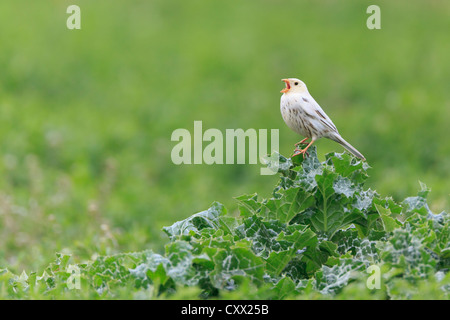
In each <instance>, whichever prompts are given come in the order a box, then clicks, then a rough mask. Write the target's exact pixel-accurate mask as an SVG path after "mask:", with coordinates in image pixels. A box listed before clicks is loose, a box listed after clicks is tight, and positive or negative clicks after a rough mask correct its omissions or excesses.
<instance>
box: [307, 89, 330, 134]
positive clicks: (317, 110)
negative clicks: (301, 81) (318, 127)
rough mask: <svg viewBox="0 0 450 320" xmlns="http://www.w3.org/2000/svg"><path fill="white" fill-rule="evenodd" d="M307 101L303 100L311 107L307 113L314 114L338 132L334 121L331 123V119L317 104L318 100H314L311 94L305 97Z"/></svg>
mask: <svg viewBox="0 0 450 320" xmlns="http://www.w3.org/2000/svg"><path fill="white" fill-rule="evenodd" d="M305 99H306V100H305ZM305 99H303V101H305V102H307V104H308V106H309V108H308V109H309V110H307V112H310V113H312V114H311V115H312V116H314V117H318V119H319V120H320V121H321V122H322V123H323V124H325V125H326V126H327V127H328V128H330V129H331V130H332V131H335V132H338V130H337V128H336V126H335V125H334V123H333V121H331V119H330V117H329V116H328V115H327V114H326V113H325V111H323V109H322V108H321V107H320V105H319V104H318V103H317V102H316V100H314V98H313V97H312V96H311V95H310V94H308V96H307V97H305Z"/></svg>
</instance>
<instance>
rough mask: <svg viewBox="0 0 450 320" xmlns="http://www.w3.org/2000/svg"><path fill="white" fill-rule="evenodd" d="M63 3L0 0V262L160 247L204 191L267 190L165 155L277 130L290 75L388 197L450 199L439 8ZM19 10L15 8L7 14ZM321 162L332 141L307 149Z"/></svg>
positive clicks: (227, 197)
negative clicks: (202, 133)
mask: <svg viewBox="0 0 450 320" xmlns="http://www.w3.org/2000/svg"><path fill="white" fill-rule="evenodd" d="M70 4H72V3H71V2H70V1H58V2H54V1H40V2H32V3H31V2H29V1H23V0H19V1H14V2H13V1H4V2H2V3H1V4H0V43H1V49H2V50H1V52H2V53H1V54H0V70H1V71H0V137H1V138H0V150H1V154H0V156H1V159H0V174H1V179H0V243H1V246H0V267H8V268H9V269H11V270H13V271H15V272H17V273H20V271H21V270H23V269H25V270H38V269H39V268H43V267H45V266H46V265H48V263H49V261H53V260H54V254H55V252H56V251H58V252H66V253H71V254H73V256H74V259H75V260H76V261H78V262H81V261H84V260H88V259H92V258H93V257H95V256H97V255H102V254H112V253H118V252H128V251H139V250H144V249H153V250H155V251H158V250H161V249H162V245H163V244H164V243H165V241H166V239H167V237H166V236H165V235H164V234H163V233H162V232H161V228H162V227H163V226H166V225H171V224H172V223H173V222H174V221H178V220H181V219H184V218H186V217H188V216H190V215H191V214H192V213H193V212H197V211H200V210H203V209H204V208H205V207H209V205H210V204H211V203H212V202H213V201H214V200H216V201H219V202H222V203H224V204H225V205H226V206H227V207H228V208H230V209H232V208H236V207H237V205H236V203H235V201H234V200H233V199H232V197H234V196H238V195H240V194H242V193H253V192H258V193H259V194H262V195H268V194H269V193H270V192H271V188H272V186H273V185H274V184H275V182H276V179H277V177H276V176H260V175H259V166H250V165H222V166H219V165H218V166H207V165H191V166H176V165H174V164H172V163H171V160H170V152H171V149H172V147H173V145H174V143H172V142H171V141H170V136H171V133H172V131H173V130H175V129H177V128H187V129H189V130H192V129H193V122H194V121H195V120H202V121H203V127H204V129H207V128H218V129H220V130H222V131H224V130H225V129H227V128H243V129H247V128H255V129H260V128H267V129H274V128H279V129H280V151H281V152H282V153H284V154H287V153H289V152H291V151H292V150H293V144H294V143H295V142H297V141H298V140H299V137H298V136H297V135H296V134H295V133H293V132H291V131H290V130H289V129H288V128H287V127H286V126H285V124H284V123H283V121H282V118H281V115H280V112H279V97H280V94H279V90H280V89H281V88H282V87H283V84H282V83H281V81H280V79H281V78H285V77H298V78H301V79H302V80H304V81H305V82H306V84H307V85H308V87H309V89H310V92H311V93H312V95H313V96H314V97H315V98H316V100H317V101H318V102H319V103H320V104H321V105H322V107H323V108H324V109H325V110H326V112H327V113H328V115H329V116H330V117H331V118H332V119H333V121H334V123H335V124H336V126H337V127H338V128H339V130H340V132H341V134H342V135H343V136H344V138H345V139H346V140H348V141H349V142H350V143H351V144H352V145H354V146H355V147H357V149H358V150H360V151H361V152H362V153H363V154H364V155H365V156H366V158H367V159H368V163H369V164H370V165H371V166H372V169H371V171H370V174H371V178H370V179H369V181H368V184H369V185H371V186H373V187H374V188H376V190H377V191H379V192H381V193H383V194H385V195H391V194H392V195H394V197H395V198H396V199H397V200H402V199H403V198H404V197H405V196H408V195H411V194H416V191H417V190H418V188H419V183H418V181H419V180H420V181H423V182H424V183H426V184H427V185H428V186H429V187H430V188H431V189H432V192H431V193H430V198H429V202H430V205H431V208H432V210H433V211H435V212H439V211H440V210H444V209H447V210H448V207H449V190H450V188H449V187H450V179H449V172H450V161H449V158H448V154H449V153H450V142H449V140H448V138H447V137H448V119H450V92H449V91H448V79H449V76H450V73H449V70H450V60H449V59H448V54H449V52H450V43H449V41H448V30H449V21H450V19H449V13H448V12H450V4H449V3H448V2H445V1H433V2H431V3H429V2H415V3H414V4H411V3H410V2H407V1H396V2H395V3H393V2H392V1H391V2H389V1H379V2H378V4H379V6H380V8H381V17H382V29H381V30H368V29H367V28H366V19H367V17H368V15H367V14H366V13H365V12H366V8H367V6H368V5H369V4H372V3H369V2H365V1H362V2H358V3H356V2H351V1H345V2H343V1H331V0H329V1H323V2H320V3H319V2H314V3H313V2H298V1H286V2H285V3H274V2H271V1H261V2H258V3H256V2H254V3H253V2H246V3H243V2H238V1H236V0H234V1H227V2H206V1H198V0H195V1H189V2H186V1H170V2H169V1H162V0H155V1H151V2H148V1H131V2H130V1H128V2H125V1H122V2H120V3H115V4H111V3H110V2H109V1H104V0H103V1H95V2H92V1H86V0H84V1H83V0H82V1H77V4H78V5H79V6H80V7H81V11H82V29H81V30H78V31H70V30H68V29H67V28H66V19H67V17H68V15H67V14H66V13H65V12H66V8H67V6H69V5H70ZM19 17H20V18H19ZM317 146H318V152H319V156H320V157H321V159H323V157H324V154H326V153H328V152H330V151H334V150H336V151H341V150H342V148H341V147H340V146H338V145H337V144H336V143H334V142H331V141H319V142H318V143H317Z"/></svg>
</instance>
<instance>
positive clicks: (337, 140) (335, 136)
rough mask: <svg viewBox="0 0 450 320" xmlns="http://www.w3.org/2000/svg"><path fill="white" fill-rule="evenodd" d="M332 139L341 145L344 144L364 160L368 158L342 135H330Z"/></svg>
mask: <svg viewBox="0 0 450 320" xmlns="http://www.w3.org/2000/svg"><path fill="white" fill-rule="evenodd" d="M330 139H331V140H333V141H336V142H337V143H339V144H340V145H341V146H343V147H344V148H345V149H347V150H348V151H349V152H350V153H351V154H353V155H354V156H355V157H358V158H360V159H362V160H364V161H365V160H366V158H364V156H363V155H362V154H361V152H359V151H358V150H356V148H355V147H353V146H352V145H351V144H350V143H348V142H347V141H345V140H344V138H342V137H341V136H340V135H333V136H331V137H330Z"/></svg>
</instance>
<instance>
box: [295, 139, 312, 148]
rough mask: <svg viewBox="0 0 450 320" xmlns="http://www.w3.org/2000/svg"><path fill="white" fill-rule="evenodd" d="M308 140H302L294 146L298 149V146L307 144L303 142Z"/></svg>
mask: <svg viewBox="0 0 450 320" xmlns="http://www.w3.org/2000/svg"><path fill="white" fill-rule="evenodd" d="M308 139H309V138H305V139H303V140H302V141H300V142H297V143H296V144H294V146H296V147H298V146H299V145H301V144H307V143H306V142H305V141H306V140H308Z"/></svg>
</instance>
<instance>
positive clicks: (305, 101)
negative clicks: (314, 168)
mask: <svg viewBox="0 0 450 320" xmlns="http://www.w3.org/2000/svg"><path fill="white" fill-rule="evenodd" d="M282 81H284V82H285V83H286V88H284V89H283V90H281V92H282V93H283V95H282V96H281V102H280V110H281V115H282V116H283V120H284V122H286V124H287V125H288V127H289V128H291V129H292V130H294V131H295V132H297V133H298V134H300V135H302V136H304V137H306V138H305V139H303V140H302V141H300V142H298V143H296V144H295V146H296V147H297V146H298V145H300V144H307V143H305V141H307V140H308V139H311V142H310V143H309V144H308V145H307V146H306V147H305V148H304V149H303V150H302V149H298V148H296V149H295V152H294V154H293V155H292V156H296V155H299V154H303V157H304V156H305V153H306V151H307V150H308V148H309V147H310V146H311V145H312V144H313V143H314V141H316V140H317V139H320V138H322V137H325V138H328V139H331V140H333V141H336V142H337V143H339V144H340V145H342V146H343V147H344V148H345V149H347V150H348V151H349V152H350V153H351V154H353V155H354V156H356V157H358V158H360V159H362V160H366V158H364V156H363V155H362V154H361V153H360V152H359V151H358V150H356V149H355V148H354V147H353V146H352V145H351V144H350V143H348V142H347V141H345V140H344V138H342V137H341V135H340V134H339V132H338V130H337V128H336V126H335V125H334V123H333V121H331V119H330V118H329V117H328V116H327V114H326V113H325V112H324V111H323V110H322V108H321V107H320V106H319V104H318V103H317V102H316V100H314V98H313V97H312V96H311V94H310V93H309V92H308V88H307V87H306V85H305V84H304V83H303V81H301V80H299V79H295V78H289V79H282Z"/></svg>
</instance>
